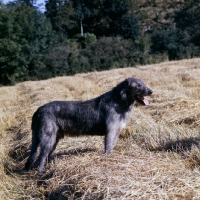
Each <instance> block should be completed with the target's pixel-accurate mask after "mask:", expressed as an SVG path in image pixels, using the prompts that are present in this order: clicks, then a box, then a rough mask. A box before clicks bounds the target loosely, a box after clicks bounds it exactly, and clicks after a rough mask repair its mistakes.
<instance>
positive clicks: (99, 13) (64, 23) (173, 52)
mask: <svg viewBox="0 0 200 200" xmlns="http://www.w3.org/2000/svg"><path fill="white" fill-rule="evenodd" d="M158 4H159V3H158V1H144V2H143V4H142V3H139V2H138V1H136V0H122V1H121V0H117V1H113V0H101V1H97V0H87V1H85V0H71V1H68V0H47V1H46V11H45V13H42V12H41V11H40V10H39V9H38V8H37V7H35V6H34V1H32V0H31V1H30V0H19V1H16V2H9V3H8V4H7V5H4V4H3V3H0V84H1V85H9V84H15V83H16V82H19V81H24V80H39V79H45V78H50V77H54V76H61V75H72V74H75V73H80V72H88V71H94V70H106V69H112V68H119V67H126V66H136V65H138V64H142V65H145V64H150V63H155V62H161V61H163V60H166V59H167V60H168V59H169V60H177V59H183V58H192V57H197V56H199V55H200V42H199V41H200V31H199V30H200V25H199V18H200V10H199V2H198V1H196V0H189V1H187V2H184V3H181V4H179V5H181V6H180V8H179V9H178V10H176V11H175V12H174V13H173V14H169V13H167V15H166V16H165V20H169V18H170V15H173V19H174V20H173V21H172V22H171V23H162V17H161V15H159V13H157V14H156V16H155V18H154V22H157V25H156V26H153V27H151V26H148V27H147V28H144V20H145V19H147V18H148V15H147V13H146V11H144V10H143V8H145V7H148V6H149V7H152V9H154V8H155V9H156V8H157V6H158ZM141 5H142V6H141ZM163 5H164V8H165V9H167V8H172V6H176V5H177V4H176V2H172V3H171V4H170V5H168V4H163ZM140 8H141V9H140Z"/></svg>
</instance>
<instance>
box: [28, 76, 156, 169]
mask: <svg viewBox="0 0 200 200" xmlns="http://www.w3.org/2000/svg"><path fill="white" fill-rule="evenodd" d="M152 93H153V92H152V90H151V89H150V88H148V87H146V86H145V85H144V83H143V82H142V81H141V80H140V79H136V78H127V79H125V80H124V81H123V82H121V83H119V84H118V85H117V86H116V87H114V88H113V89H112V90H111V91H109V92H106V93H105V94H103V95H101V96H99V97H97V98H94V99H91V100H88V101H83V102H82V101H54V102H50V103H47V104H45V105H43V106H41V107H39V108H38V110H37V111H36V112H35V113H34V115H33V118H32V148H31V153H30V156H29V158H28V160H27V162H26V164H25V169H26V170H29V169H31V168H32V167H33V165H34V163H35V158H36V155H37V148H38V147H39V146H40V155H39V158H38V163H39V172H42V171H43V169H44V164H45V161H46V159H47V158H48V157H49V156H50V155H51V154H52V152H53V151H54V150H55V148H56V145H57V144H58V142H59V140H60V139H61V138H63V137H64V135H68V136H73V137H74V136H75V137H76V136H79V135H100V136H105V141H104V143H105V147H104V153H106V154H108V153H111V151H112V150H113V148H114V146H115V144H116V142H117V140H118V137H119V135H120V133H121V131H122V129H123V128H125V126H126V121H127V115H128V113H129V112H130V111H131V109H132V107H133V106H134V103H135V102H139V103H140V104H143V105H148V104H149V103H148V101H147V100H145V99H144V96H148V95H151V94H152Z"/></svg>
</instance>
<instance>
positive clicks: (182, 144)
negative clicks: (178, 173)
mask: <svg viewBox="0 0 200 200" xmlns="http://www.w3.org/2000/svg"><path fill="white" fill-rule="evenodd" d="M194 146H196V147H197V148H198V149H200V138H195V137H191V138H184V139H179V140H176V141H168V142H167V143H165V144H164V145H162V146H160V147H157V148H155V149H153V151H172V152H176V153H181V152H183V151H191V150H192V147H194Z"/></svg>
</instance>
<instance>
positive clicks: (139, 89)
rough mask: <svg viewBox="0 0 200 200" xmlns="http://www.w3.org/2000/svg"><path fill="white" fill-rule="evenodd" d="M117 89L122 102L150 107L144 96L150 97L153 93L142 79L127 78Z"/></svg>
mask: <svg viewBox="0 0 200 200" xmlns="http://www.w3.org/2000/svg"><path fill="white" fill-rule="evenodd" d="M115 88H116V89H117V90H118V92H119V94H120V97H121V99H122V100H128V101H129V102H134V101H137V102H138V103H140V104H142V105H149V102H148V101H147V100H146V99H145V98H144V96H150V95H151V94H152V93H153V91H152V90H151V89H150V88H148V87H146V86H145V84H144V83H143V82H142V81H141V80H140V79H136V78H127V79H125V80H124V81H123V82H121V83H120V84H119V85H117V86H116V87H115Z"/></svg>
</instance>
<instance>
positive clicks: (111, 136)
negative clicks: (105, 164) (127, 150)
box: [104, 128, 121, 154]
mask: <svg viewBox="0 0 200 200" xmlns="http://www.w3.org/2000/svg"><path fill="white" fill-rule="evenodd" d="M120 132H121V130H120V129H116V128H115V129H114V130H112V129H111V130H109V131H108V132H107V133H106V135H105V141H104V142H105V150H104V153H105V154H109V153H111V152H112V150H113V148H114V147H115V144H116V143H117V140H118V138H119V135H120Z"/></svg>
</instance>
